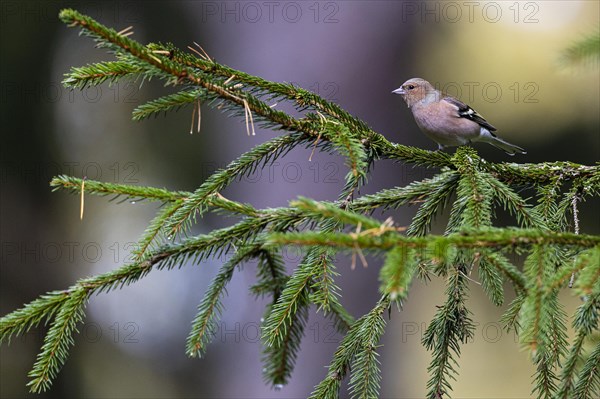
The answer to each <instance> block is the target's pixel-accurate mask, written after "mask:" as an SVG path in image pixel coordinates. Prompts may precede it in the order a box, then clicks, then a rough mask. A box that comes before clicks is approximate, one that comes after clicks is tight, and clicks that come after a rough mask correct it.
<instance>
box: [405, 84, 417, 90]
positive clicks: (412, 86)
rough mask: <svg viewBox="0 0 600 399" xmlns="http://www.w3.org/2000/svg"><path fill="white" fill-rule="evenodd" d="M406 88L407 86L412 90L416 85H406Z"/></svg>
mask: <svg viewBox="0 0 600 399" xmlns="http://www.w3.org/2000/svg"><path fill="white" fill-rule="evenodd" d="M406 88H407V89H408V90H412V89H414V88H415V86H414V85H408V86H406Z"/></svg>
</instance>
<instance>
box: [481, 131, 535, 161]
mask: <svg viewBox="0 0 600 399" xmlns="http://www.w3.org/2000/svg"><path fill="white" fill-rule="evenodd" d="M481 133H482V134H481V140H480V141H484V142H486V143H488V144H491V145H493V146H494V147H496V148H499V149H501V150H502V151H504V152H505V153H507V154H508V155H515V154H517V153H518V154H527V151H525V149H523V148H521V147H519V146H518V145H514V144H511V143H509V142H508V141H505V140H502V139H501V138H500V137H498V136H496V135H495V134H494V133H492V132H490V131H489V130H487V129H483V128H482V129H481Z"/></svg>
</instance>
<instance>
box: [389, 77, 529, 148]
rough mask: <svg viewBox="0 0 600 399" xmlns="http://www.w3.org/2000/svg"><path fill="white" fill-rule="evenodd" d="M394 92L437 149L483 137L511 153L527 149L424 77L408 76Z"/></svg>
mask: <svg viewBox="0 0 600 399" xmlns="http://www.w3.org/2000/svg"><path fill="white" fill-rule="evenodd" d="M392 93H395V94H400V95H401V96H402V98H403V99H404V101H405V102H406V105H408V108H410V110H411V111H412V114H413V116H414V118H415V122H417V126H419V128H420V129H421V131H422V132H423V133H425V135H426V136H427V137H429V138H430V139H432V140H433V141H435V142H436V143H438V149H439V150H442V149H444V148H445V147H447V146H458V145H464V144H468V143H471V142H474V141H482V142H484V143H488V144H491V145H493V146H494V147H496V148H500V149H501V150H504V151H505V152H506V153H507V154H508V155H515V154H516V153H521V154H526V152H525V150H524V149H523V148H521V147H519V146H516V145H514V144H510V143H508V142H506V141H504V140H502V139H501V138H500V137H498V136H496V135H495V134H494V133H492V132H494V131H496V128H495V127H494V126H492V125H490V124H489V123H488V121H486V120H485V119H484V118H483V117H482V116H481V115H479V114H478V113H477V112H476V111H475V110H474V109H473V108H471V107H469V106H468V105H467V104H465V103H463V102H462V101H460V100H458V99H456V98H454V97H451V96H448V95H445V94H443V93H442V92H440V91H439V90H436V89H435V88H434V87H433V86H432V85H431V83H429V82H428V81H426V80H424V79H421V78H412V79H409V80H407V81H406V82H404V83H403V84H402V86H400V87H399V88H398V89H396V90H394V91H392Z"/></svg>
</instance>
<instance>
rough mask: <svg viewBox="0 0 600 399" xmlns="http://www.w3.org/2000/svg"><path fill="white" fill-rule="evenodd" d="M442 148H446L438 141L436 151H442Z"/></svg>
mask: <svg viewBox="0 0 600 399" xmlns="http://www.w3.org/2000/svg"><path fill="white" fill-rule="evenodd" d="M444 148H446V147H445V146H443V145H441V144H440V143H438V148H437V150H436V151H444Z"/></svg>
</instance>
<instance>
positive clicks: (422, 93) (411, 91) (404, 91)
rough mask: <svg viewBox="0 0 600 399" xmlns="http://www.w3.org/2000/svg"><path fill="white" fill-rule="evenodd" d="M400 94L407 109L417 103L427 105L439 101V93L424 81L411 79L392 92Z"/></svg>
mask: <svg viewBox="0 0 600 399" xmlns="http://www.w3.org/2000/svg"><path fill="white" fill-rule="evenodd" d="M392 93H394V94H400V95H401V96H402V98H403V99H404V101H405V102H406V105H407V106H408V108H410V107H412V106H413V105H414V104H417V103H424V104H426V103H429V102H433V101H439V100H440V98H439V97H440V94H439V92H438V91H437V90H436V89H435V88H434V87H433V86H432V85H431V83H429V82H428V81H426V80H425V79H421V78H412V79H408V80H407V81H406V82H404V83H402V86H400V87H399V88H397V89H396V90H394V91H392Z"/></svg>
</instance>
